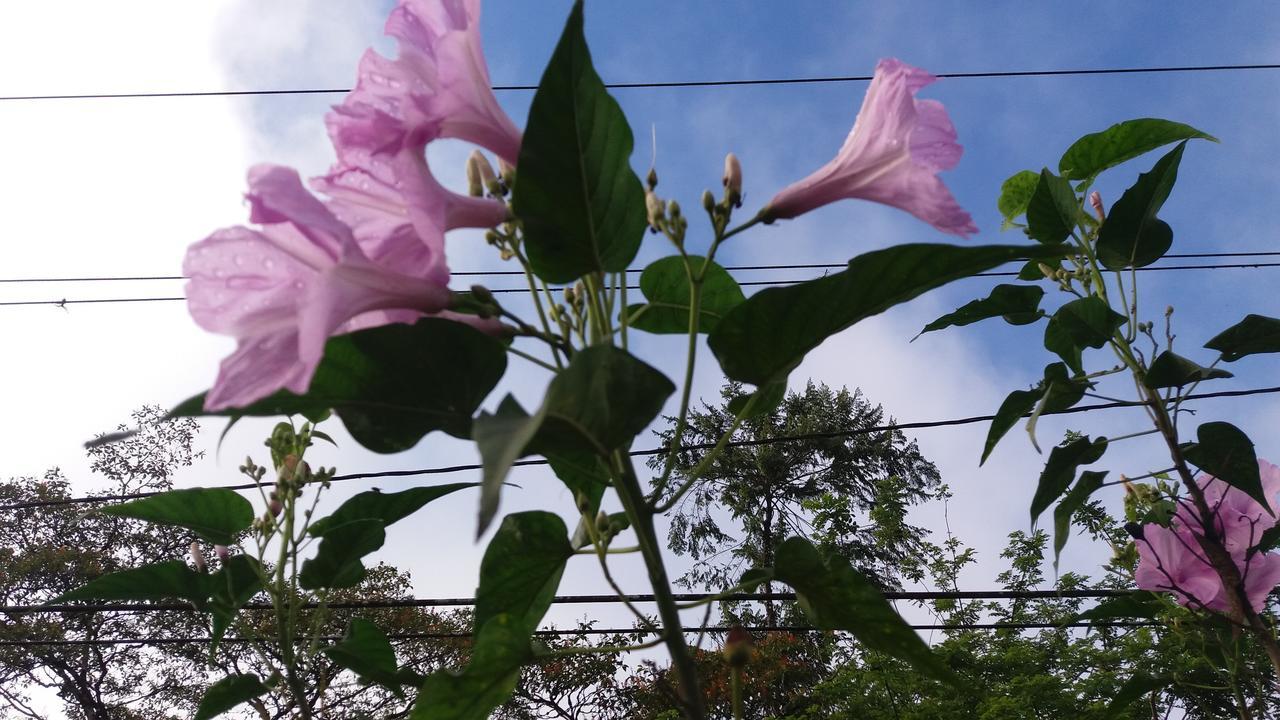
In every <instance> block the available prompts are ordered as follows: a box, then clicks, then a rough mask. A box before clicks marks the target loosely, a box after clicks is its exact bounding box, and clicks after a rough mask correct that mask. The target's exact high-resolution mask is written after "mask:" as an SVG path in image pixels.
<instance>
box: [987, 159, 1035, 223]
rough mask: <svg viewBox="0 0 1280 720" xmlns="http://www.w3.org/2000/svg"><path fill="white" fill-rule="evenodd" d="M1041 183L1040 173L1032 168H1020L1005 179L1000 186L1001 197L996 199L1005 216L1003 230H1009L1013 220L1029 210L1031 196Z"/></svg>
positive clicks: (997, 205)
mask: <svg viewBox="0 0 1280 720" xmlns="http://www.w3.org/2000/svg"><path fill="white" fill-rule="evenodd" d="M1039 183H1040V175H1039V174H1038V173H1036V172H1033V171H1031V170H1020V171H1018V172H1016V173H1014V174H1013V175H1011V176H1010V177H1009V179H1008V180H1005V181H1004V183H1003V184H1002V185H1001V186H1000V197H999V199H998V200H997V201H996V207H997V208H998V209H999V210H1000V215H1001V216H1003V217H1004V222H1003V223H1002V224H1001V228H1000V229H1001V230H1008V229H1009V228H1010V227H1012V226H1013V221H1014V220H1016V219H1017V218H1018V216H1019V215H1022V214H1023V213H1025V212H1026V211H1027V206H1028V205H1029V204H1030V203H1031V196H1032V195H1033V194H1035V191H1036V187H1037V186H1038V185H1039Z"/></svg>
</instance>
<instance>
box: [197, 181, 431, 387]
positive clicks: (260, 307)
mask: <svg viewBox="0 0 1280 720" xmlns="http://www.w3.org/2000/svg"><path fill="white" fill-rule="evenodd" d="M247 198H248V200H249V206H250V216H249V219H250V222H253V223H256V224H257V225H259V226H260V229H257V230H255V229H251V228H246V227H232V228H224V229H222V230H218V231H217V232H215V233H213V234H212V235H210V236H209V237H207V238H205V239H204V240H201V241H200V242H198V243H196V244H194V245H192V246H191V247H190V248H189V249H188V250H187V256H186V259H185V261H184V262H183V271H184V273H185V274H186V275H187V276H189V277H190V278H191V280H190V282H189V283H188V284H187V298H188V300H187V304H188V308H189V309H190V311H191V315H192V317H193V318H194V319H195V321H196V323H197V324H198V325H200V326H201V327H203V328H204V329H206V330H209V331H211V332H215V333H220V334H223V335H230V336H232V337H234V338H236V341H237V347H236V350H235V352H233V353H232V354H231V355H230V356H228V357H227V358H226V359H224V360H223V361H222V365H221V368H220V370H219V373H218V379H217V381H216V382H215V383H214V386H213V388H212V389H211V390H210V391H209V394H208V396H207V397H206V398H205V409H206V410H210V411H216V410H221V409H224V408H229V407H243V406H245V405H248V404H250V403H252V402H254V401H256V400H260V399H261V398H264V397H266V396H268V395H270V394H272V393H274V392H276V391H277V390H280V389H282V388H283V389H287V390H290V391H292V392H295V393H303V392H306V390H307V387H308V385H309V384H310V382H311V377H312V375H313V374H314V373H315V369H316V366H317V365H318V364H319V362H320V359H321V357H322V355H323V353H324V346H325V342H326V341H327V340H328V338H329V337H330V336H332V335H334V334H337V333H339V332H342V331H343V329H344V326H346V325H348V324H349V323H350V321H352V320H353V319H357V318H361V316H366V315H371V313H374V312H378V311H385V310H408V311H417V312H437V311H440V310H443V309H444V308H445V307H447V306H448V305H449V302H450V294H449V290H448V288H447V287H446V286H445V284H444V282H442V281H441V279H440V277H438V276H434V275H429V276H414V275H410V274H405V273H404V272H400V271H398V270H397V269H392V268H390V267H388V266H386V265H383V264H380V263H377V262H375V261H373V260H371V259H370V258H369V257H368V256H367V255H366V254H365V253H364V252H363V251H362V250H361V249H360V246H359V245H358V244H357V242H356V239H355V237H354V235H353V233H352V230H351V228H350V227H348V226H347V225H346V224H344V223H343V222H342V221H340V220H339V219H338V218H337V217H335V216H334V214H333V213H332V212H330V211H329V209H328V208H326V207H325V205H324V204H323V203H321V202H320V201H319V200H318V199H316V198H315V197H314V196H312V195H311V194H310V193H308V192H307V191H306V189H305V188H303V186H302V181H301V180H300V179H299V178H298V174H297V172H296V171H294V170H293V169H291V168H285V167H280V166H272V165H259V166H256V167H254V168H252V169H250V171H249V192H248V194H247ZM400 242H408V240H406V239H401V240H400ZM393 245H394V242H392V241H388V245H387V253H388V255H389V256H394V255H395V253H396V252H397V250H396V248H394V247H393ZM447 279H448V278H447V274H446V275H445V276H444V280H446V281H447ZM374 317H377V316H376V315H374Z"/></svg>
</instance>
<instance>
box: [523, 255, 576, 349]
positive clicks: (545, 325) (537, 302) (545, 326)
mask: <svg viewBox="0 0 1280 720" xmlns="http://www.w3.org/2000/svg"><path fill="white" fill-rule="evenodd" d="M512 252H513V253H515V256H516V259H517V260H518V261H519V262H520V267H522V268H524V279H525V282H527V283H528V284H529V295H530V296H531V297H532V298H533V307H534V309H535V310H537V311H538V321H539V322H540V323H542V331H543V332H544V333H546V334H547V335H548V336H550V335H554V333H552V332H551V323H550V322H549V321H548V320H547V314H546V312H545V311H544V310H543V308H542V298H541V297H539V296H538V286H537V285H536V284H535V283H534V282H533V268H532V267H530V265H529V261H528V260H527V259H526V258H525V256H524V253H522V252H520V251H519V250H512ZM551 357H552V358H554V359H555V363H556V367H557V368H560V369H564V363H563V362H562V361H561V359H560V353H559V352H558V351H557V350H556V347H555V346H554V345H552V346H551Z"/></svg>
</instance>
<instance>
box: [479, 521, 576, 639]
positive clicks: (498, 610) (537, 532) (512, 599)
mask: <svg viewBox="0 0 1280 720" xmlns="http://www.w3.org/2000/svg"><path fill="white" fill-rule="evenodd" d="M572 555H573V546H572V545H570V544H569V538H568V529H567V528H565V524H564V520H561V519H560V517H559V516H558V515H555V514H553V513H549V512H543V511H529V512H521V513H514V514H512V515H508V516H506V517H505V518H503V520H502V524H501V525H500V526H499V527H498V531H497V533H495V534H494V536H493V539H492V540H490V541H489V547H487V548H485V551H484V558H483V559H482V560H481V561H480V586H479V587H478V588H477V589H476V611H475V612H476V615H475V624H476V627H478V628H479V627H483V626H484V625H485V623H487V622H489V620H490V619H492V618H494V617H497V616H499V615H508V616H510V617H511V619H512V621H513V622H515V623H517V624H518V626H519V627H523V628H524V629H525V631H526V635H531V634H532V633H533V631H534V630H536V629H537V628H538V623H540V622H542V616H543V615H545V614H546V612H547V608H549V607H551V601H552V599H553V598H554V597H555V594H556V589H557V588H558V587H560V576H561V575H562V574H563V573H564V566H565V563H566V562H568V560H569V558H570V557H571V556H572Z"/></svg>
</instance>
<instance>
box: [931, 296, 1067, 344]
mask: <svg viewBox="0 0 1280 720" xmlns="http://www.w3.org/2000/svg"><path fill="white" fill-rule="evenodd" d="M1043 297H1044V289H1043V288H1041V287H1038V286H1036V285H997V286H995V287H994V288H992V289H991V294H990V295H988V296H987V297H985V298H982V299H980V300H974V301H972V302H969V303H966V304H964V305H962V306H960V307H959V308H958V309H957V310H956V311H955V312H950V313H947V314H946V315H943V316H942V317H940V318H938V319H937V320H934V321H933V322H931V323H929V324H928V325H925V326H924V329H923V330H921V331H920V335H923V334H925V333H927V332H933V331H934V330H941V329H943V328H946V327H952V326H956V327H960V326H962V325H969V324H971V323H976V322H978V321H979V320H986V319H988V318H993V317H1003V318H1004V319H1005V322H1008V323H1009V324H1010V325H1027V324H1030V323H1033V322H1035V321H1036V320H1039V319H1040V318H1042V317H1044V313H1043V312H1041V311H1040V300H1041V298H1043ZM916 337H919V335H917V336H916Z"/></svg>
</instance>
